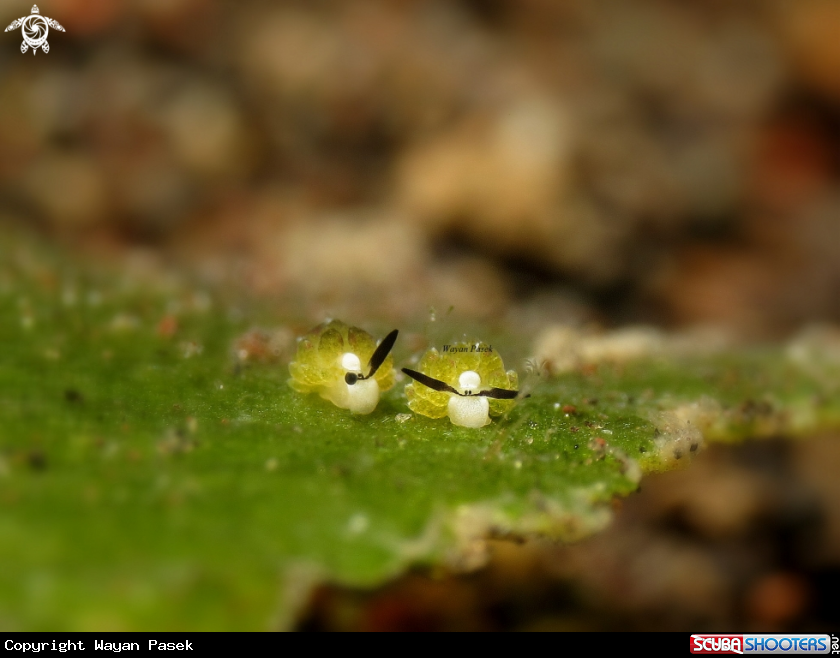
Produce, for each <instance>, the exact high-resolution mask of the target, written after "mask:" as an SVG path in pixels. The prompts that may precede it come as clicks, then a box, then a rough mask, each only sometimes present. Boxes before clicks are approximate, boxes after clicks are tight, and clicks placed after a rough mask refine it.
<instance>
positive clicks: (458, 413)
mask: <svg viewBox="0 0 840 658" xmlns="http://www.w3.org/2000/svg"><path fill="white" fill-rule="evenodd" d="M448 411H449V420H451V421H452V424H453V425H460V426H461V427H484V426H485V425H489V424H490V402H489V401H488V400H487V398H486V397H484V396H483V395H470V396H468V397H462V396H460V395H452V396H451V397H450V398H449V405H448Z"/></svg>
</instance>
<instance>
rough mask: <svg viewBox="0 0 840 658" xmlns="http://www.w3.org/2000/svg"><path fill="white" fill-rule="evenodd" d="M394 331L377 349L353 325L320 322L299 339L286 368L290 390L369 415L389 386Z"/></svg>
mask: <svg viewBox="0 0 840 658" xmlns="http://www.w3.org/2000/svg"><path fill="white" fill-rule="evenodd" d="M397 333H398V332H397V330H396V329H394V331H392V332H391V333H389V334H388V335H387V336H386V337H385V338H384V339H382V341H381V342H380V343H379V345H378V346H377V344H376V341H375V340H374V338H373V336H371V335H370V334H369V333H368V332H366V331H364V330H362V329H359V328H358V327H351V326H348V325H346V324H344V323H343V322H341V321H339V320H332V321H330V322H325V323H323V324H320V325H318V326H317V327H315V328H314V329H313V330H312V331H310V332H309V333H308V334H306V336H304V337H303V338H301V339H300V342H299V343H298V349H297V354H296V355H295V360H294V361H292V362H291V363H290V364H289V373H290V374H291V375H292V378H291V379H290V380H289V386H291V387H292V388H293V389H295V390H296V391H298V392H300V393H314V392H317V393H318V394H319V395H320V396H321V397H322V398H324V399H325V400H329V401H330V402H332V403H333V404H334V405H336V406H337V407H341V408H342V409H349V410H350V411H351V412H352V413H354V414H369V413H370V412H371V411H373V410H374V409H375V408H376V405H377V403H378V402H379V394H380V393H381V392H382V391H387V390H388V389H389V388H391V387H392V386H393V385H394V358H393V357H392V356H390V352H391V348H393V347H394V342H395V341H396V340H397ZM362 364H366V366H365V370H367V374H364V371H363V369H362Z"/></svg>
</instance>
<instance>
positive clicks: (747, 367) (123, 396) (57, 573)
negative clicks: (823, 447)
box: [0, 235, 840, 630]
mask: <svg viewBox="0 0 840 658" xmlns="http://www.w3.org/2000/svg"><path fill="white" fill-rule="evenodd" d="M250 308H251V307H250V306H246V307H245V308H244V310H243V308H240V307H237V306H236V305H235V304H233V303H232V302H231V301H230V297H229V296H228V297H224V296H217V295H215V294H214V291H212V290H208V289H204V288H198V287H196V286H194V285H191V284H187V283H173V282H166V281H161V280H152V279H149V278H143V277H138V276H137V275H136V273H135V274H130V273H129V272H128V270H127V269H126V270H125V271H122V270H121V269H120V268H118V267H114V268H112V271H111V272H109V273H104V274H103V273H102V272H98V273H94V272H92V271H91V270H90V269H89V268H86V267H85V266H82V265H79V264H78V263H76V264H72V263H67V262H65V261H63V260H61V259H59V258H57V257H56V256H55V255H54V254H53V253H52V252H50V251H49V250H47V249H45V248H42V247H40V246H39V245H38V244H37V243H36V242H33V241H32V240H29V239H22V238H20V237H15V236H7V235H4V236H3V240H2V246H0V345H2V352H0V354H2V356H0V565H2V568H0V628H2V629H4V630H30V629H36V630H37V629H50V630H92V629H156V630H176V629H177V630H185V629H207V630H210V629H213V630H224V629H243V630H245V629H257V630H260V629H277V628H286V627H289V625H290V624H291V623H293V620H294V615H295V614H296V612H297V610H299V609H300V606H301V605H302V604H303V603H304V602H305V597H306V594H307V593H308V592H309V590H310V588H311V587H312V586H313V585H315V584H317V583H318V582H323V581H332V582H339V583H342V584H347V585H351V586H372V585H375V584H378V583H381V582H383V581H384V580H386V579H388V578H391V577H394V576H395V575H398V574H399V573H401V572H402V571H404V570H405V569H407V568H409V567H411V566H413V565H437V564H442V565H446V566H448V567H451V568H469V567H471V566H475V565H477V564H480V563H481V561H482V559H483V555H484V554H483V551H484V544H483V540H484V539H486V538H487V537H491V536H492V537H506V536H513V537H517V536H545V537H550V538H556V539H559V540H563V541H574V540H575V539H578V538H580V537H583V536H585V535H587V534H590V533H592V532H595V531H597V530H599V529H601V528H603V527H604V526H605V525H606V524H607V523H608V522H609V519H610V515H611V511H610V509H611V507H610V501H611V500H612V499H613V498H615V497H616V496H626V495H630V494H632V492H633V491H635V490H636V489H637V487H638V485H639V480H640V478H641V477H642V475H643V473H644V472H647V471H652V470H661V469H666V468H670V467H673V466H675V465H679V464H683V463H686V462H687V461H689V460H690V458H691V456H692V455H693V454H695V453H696V452H697V451H698V450H700V449H702V446H703V441H704V440H709V439H716V440H735V439H738V438H741V437H745V436H756V435H771V434H779V433H785V434H794V435H807V434H809V433H812V432H815V431H817V430H822V429H827V428H836V427H840V402H838V400H837V396H836V395H835V393H836V382H838V381H840V380H838V378H837V374H838V372H840V366H838V360H832V358H828V357H826V356H825V355H824V354H823V352H824V351H825V350H824V345H823V344H822V343H820V341H816V342H811V343H809V342H807V341H805V342H803V343H802V344H797V345H793V346H791V345H788V346H785V347H777V348H772V347H771V348H762V349H752V350H745V349H741V350H730V351H721V352H715V353H713V354H698V355H695V356H692V355H690V354H682V355H680V356H679V357H676V356H668V357H664V356H655V357H653V356H652V357H642V358H639V359H635V360H632V361H629V362H625V363H620V364H617V363H600V364H590V365H587V366H586V367H580V368H575V369H573V370H571V371H568V372H565V373H560V374H554V375H551V376H549V375H548V374H547V371H546V370H545V369H543V368H541V367H540V364H539V363H533V362H531V363H527V364H525V363H518V364H517V363H510V362H509V361H507V360H506V365H507V366H508V367H515V368H517V369H518V370H519V374H520V380H521V382H522V388H523V394H530V395H529V397H525V398H523V399H521V400H520V401H519V402H518V403H517V404H516V405H515V406H514V407H513V409H512V410H511V411H510V412H509V413H507V414H506V415H505V416H503V417H501V418H500V419H496V420H494V422H493V423H492V424H491V425H488V426H487V427H484V428H481V429H477V430H476V429H466V428H460V427H456V426H454V425H452V424H451V423H450V422H449V421H448V420H447V419H439V420H432V419H429V418H425V417H423V416H418V415H415V414H411V413H410V410H409V409H408V406H407V404H406V398H405V394H404V385H405V383H406V381H405V380H402V381H399V382H398V383H397V385H396V386H395V387H394V388H393V389H391V390H390V391H388V392H386V393H385V394H384V395H383V398H382V400H381V401H380V403H379V406H378V407H377V409H376V410H375V411H374V412H373V413H372V414H370V415H368V416H353V415H351V414H349V413H348V412H347V411H345V410H342V409H338V408H337V407H334V406H333V405H331V404H330V403H329V402H327V401H325V400H322V399H320V398H319V397H317V396H316V395H308V396H306V395H301V394H299V393H296V392H295V391H293V390H292V389H291V388H290V387H289V386H288V385H287V379H288V368H287V363H288V358H287V357H288V354H287V353H285V352H284V351H283V349H280V350H279V353H280V357H278V358H273V353H272V352H271V350H270V349H268V350H267V351H266V354H268V356H267V357H266V358H248V357H249V353H248V349H244V348H243V349H240V348H241V346H242V345H246V346H251V352H252V353H253V352H255V351H259V350H255V348H254V346H253V345H254V343H255V342H256V343H259V339H258V338H255V336H256V337H258V336H263V334H256V333H249V332H252V330H253V328H254V327H255V326H257V325H259V326H263V327H266V326H268V329H267V330H266V334H265V336H270V335H271V331H272V330H279V329H282V331H284V332H286V334H294V333H297V331H296V328H297V326H296V325H294V324H292V325H289V319H288V318H287V317H284V316H283V315H282V309H281V310H273V311H271V312H268V311H265V310H264V309H263V310H259V311H254V310H249V309H250ZM272 313H276V315H272ZM272 322H273V323H274V325H273V329H272V326H269V325H270V324H271V323H272ZM290 327H294V328H295V329H294V330H293V329H290ZM305 328H306V327H304V329H305ZM366 328H368V329H369V330H370V331H372V332H373V333H374V334H376V335H379V336H383V335H384V334H385V331H387V330H389V329H391V328H393V327H366ZM409 329H412V328H409ZM414 329H418V328H417V327H415V328H414ZM380 330H381V331H380ZM377 331H378V333H377ZM418 332H420V333H422V329H418ZM243 336H245V337H246V338H245V339H243ZM248 336H250V337H251V338H247V337H248ZM531 339H532V337H529V336H515V335H508V336H506V337H504V338H503V339H502V340H503V343H501V344H504V343H507V344H510V345H517V344H519V345H525V346H527V345H529V344H530V340H531ZM243 340H245V342H243ZM266 340H267V342H268V343H270V340H269V339H266ZM249 341H250V342H249ZM524 351H525V352H527V347H526V348H525V350H524ZM394 356H395V361H396V364H397V365H398V366H400V365H407V364H408V363H409V362H410V359H411V358H412V356H416V355H412V354H411V353H410V352H409V350H408V348H407V347H405V346H404V345H402V344H400V343H398V344H397V348H396V349H395V351H394ZM704 436H705V439H704Z"/></svg>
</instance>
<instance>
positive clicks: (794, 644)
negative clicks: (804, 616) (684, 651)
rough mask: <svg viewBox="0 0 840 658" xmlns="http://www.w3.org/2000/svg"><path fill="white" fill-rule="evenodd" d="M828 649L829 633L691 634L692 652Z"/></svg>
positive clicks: (786, 652)
mask: <svg viewBox="0 0 840 658" xmlns="http://www.w3.org/2000/svg"><path fill="white" fill-rule="evenodd" d="M830 652H831V638H829V636H828V635H692V636H691V653H704V654H710V653H716V654H727V653H728V654H783V655H790V654H798V655H802V654H824V653H830Z"/></svg>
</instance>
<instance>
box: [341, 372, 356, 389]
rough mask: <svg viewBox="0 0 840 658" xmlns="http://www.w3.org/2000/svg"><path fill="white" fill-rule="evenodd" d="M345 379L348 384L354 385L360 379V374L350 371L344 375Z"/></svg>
mask: <svg viewBox="0 0 840 658" xmlns="http://www.w3.org/2000/svg"><path fill="white" fill-rule="evenodd" d="M344 381H345V382H347V385H348V386H352V385H353V384H355V383H356V382H357V381H359V376H358V375H357V374H356V373H355V372H348V373H347V374H346V375H344Z"/></svg>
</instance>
